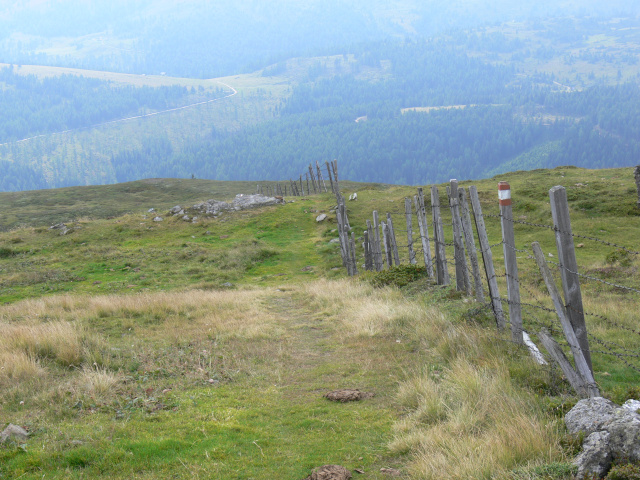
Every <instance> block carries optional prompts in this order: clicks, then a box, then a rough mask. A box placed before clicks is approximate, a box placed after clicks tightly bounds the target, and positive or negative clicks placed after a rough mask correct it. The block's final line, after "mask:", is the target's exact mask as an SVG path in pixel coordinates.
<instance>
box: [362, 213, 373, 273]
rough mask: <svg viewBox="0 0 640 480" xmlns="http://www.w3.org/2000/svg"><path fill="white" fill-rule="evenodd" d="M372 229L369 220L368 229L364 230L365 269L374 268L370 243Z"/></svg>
mask: <svg viewBox="0 0 640 480" xmlns="http://www.w3.org/2000/svg"><path fill="white" fill-rule="evenodd" d="M370 230H371V223H370V222H369V220H367V230H365V231H364V242H363V247H364V269H365V270H367V271H371V270H373V265H372V262H371V245H370V243H369V231H370Z"/></svg>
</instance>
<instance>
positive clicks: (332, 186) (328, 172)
mask: <svg viewBox="0 0 640 480" xmlns="http://www.w3.org/2000/svg"><path fill="white" fill-rule="evenodd" d="M324 163H325V165H326V166H327V175H329V182H331V191H332V192H333V194H334V195H335V193H336V187H334V185H333V175H331V167H330V166H329V162H324Z"/></svg>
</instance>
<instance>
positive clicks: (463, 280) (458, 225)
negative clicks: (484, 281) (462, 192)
mask: <svg viewBox="0 0 640 480" xmlns="http://www.w3.org/2000/svg"><path fill="white" fill-rule="evenodd" d="M449 206H450V207H451V219H452V220H453V248H454V259H455V261H456V290H458V291H459V292H463V291H466V292H467V295H471V282H470V281H469V272H468V271H467V257H466V256H465V254H464V244H463V243H462V222H461V220H460V201H459V199H458V181H457V180H456V179H452V180H451V182H450V190H449Z"/></svg>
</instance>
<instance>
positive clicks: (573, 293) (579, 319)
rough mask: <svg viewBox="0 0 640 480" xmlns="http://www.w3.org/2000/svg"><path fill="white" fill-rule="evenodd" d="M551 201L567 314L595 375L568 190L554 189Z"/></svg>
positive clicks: (550, 195)
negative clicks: (572, 230) (583, 304)
mask: <svg viewBox="0 0 640 480" xmlns="http://www.w3.org/2000/svg"><path fill="white" fill-rule="evenodd" d="M549 198H550V199H551V215H552V217H553V225H554V227H555V231H556V246H557V249H558V261H559V262H560V276H561V278H562V288H563V290H564V300H565V305H566V308H567V314H568V315H569V319H570V320H571V325H572V326H573V330H574V331H575V332H576V336H577V337H578V341H579V342H580V347H581V348H582V351H583V352H584V358H585V359H586V360H587V364H588V365H589V369H590V370H591V373H592V374H593V366H592V364H591V352H590V350H589V339H588V338H587V326H586V324H585V320H584V313H583V312H584V307H583V306H582V292H581V291H580V277H579V276H578V262H577V260H576V252H575V248H574V244H573V234H572V232H571V219H570V218H569V203H568V202H567V191H566V190H565V188H564V187H562V186H555V187H553V188H552V189H551V190H549Z"/></svg>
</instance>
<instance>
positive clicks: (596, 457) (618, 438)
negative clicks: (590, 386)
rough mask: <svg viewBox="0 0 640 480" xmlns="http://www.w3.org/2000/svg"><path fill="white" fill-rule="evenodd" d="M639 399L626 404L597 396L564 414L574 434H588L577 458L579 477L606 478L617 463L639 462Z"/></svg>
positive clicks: (568, 426)
mask: <svg viewBox="0 0 640 480" xmlns="http://www.w3.org/2000/svg"><path fill="white" fill-rule="evenodd" d="M638 403H640V402H637V400H630V401H628V402H626V403H625V406H623V407H618V406H617V405H616V404H615V403H613V402H611V401H609V400H607V399H605V398H602V397H595V398H590V399H584V400H580V401H579V402H578V403H577V404H576V406H575V407H573V408H572V409H571V411H570V412H569V413H567V415H566V416H565V423H566V425H567V429H568V430H569V432H571V433H578V432H584V433H585V435H587V438H586V440H585V441H584V443H583V446H582V447H583V450H582V452H581V453H580V455H578V456H577V457H576V459H575V461H574V463H575V465H576V466H577V467H578V475H577V478H582V479H587V478H589V479H591V478H604V476H605V475H606V474H607V473H608V472H609V469H610V468H611V465H612V464H613V463H614V462H618V463H619V462H624V463H626V462H631V463H638V462H640V413H638V412H637V411H636V410H634V407H635V406H637V404H638Z"/></svg>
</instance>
